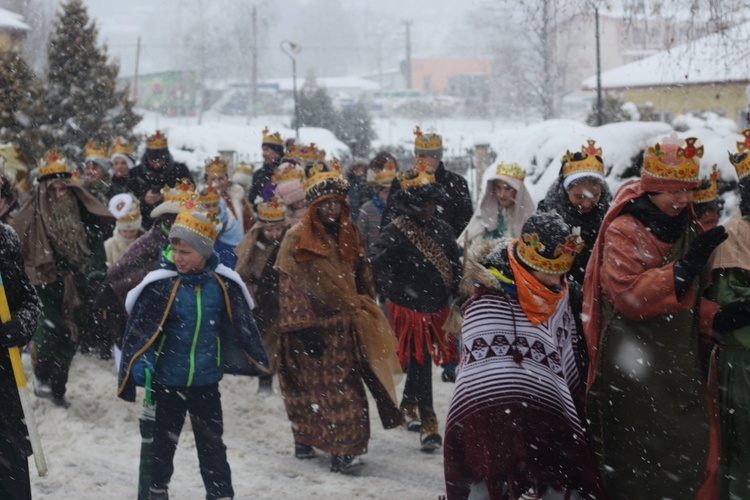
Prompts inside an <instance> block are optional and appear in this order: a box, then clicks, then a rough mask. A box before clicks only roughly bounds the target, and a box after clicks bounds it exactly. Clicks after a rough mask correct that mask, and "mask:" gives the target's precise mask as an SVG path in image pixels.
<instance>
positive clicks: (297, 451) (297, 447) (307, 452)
mask: <svg viewBox="0 0 750 500" xmlns="http://www.w3.org/2000/svg"><path fill="white" fill-rule="evenodd" d="M294 457H295V458H299V459H300V460H305V459H308V458H315V450H313V447H312V446H309V445H306V444H302V443H300V442H298V441H295V442H294Z"/></svg>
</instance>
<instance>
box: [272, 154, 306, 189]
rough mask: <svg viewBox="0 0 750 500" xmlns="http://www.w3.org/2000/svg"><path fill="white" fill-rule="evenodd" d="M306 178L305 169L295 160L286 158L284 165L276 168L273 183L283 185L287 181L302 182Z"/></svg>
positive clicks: (283, 161)
mask: <svg viewBox="0 0 750 500" xmlns="http://www.w3.org/2000/svg"><path fill="white" fill-rule="evenodd" d="M304 178H305V169H304V167H303V166H302V165H300V164H299V163H297V161H296V160H294V159H293V158H286V159H285V160H282V163H281V164H280V165H279V166H277V167H276V168H274V170H273V175H271V182H273V183H274V184H281V183H282V182H286V181H299V182H302V181H303V179H304Z"/></svg>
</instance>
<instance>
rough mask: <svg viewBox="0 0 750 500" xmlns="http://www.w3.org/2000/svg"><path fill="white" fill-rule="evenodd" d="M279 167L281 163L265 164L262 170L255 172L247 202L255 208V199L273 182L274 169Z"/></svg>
mask: <svg viewBox="0 0 750 500" xmlns="http://www.w3.org/2000/svg"><path fill="white" fill-rule="evenodd" d="M278 165H279V162H271V163H264V164H263V166H262V167H260V170H256V171H255V172H253V183H252V184H251V185H250V190H249V191H248V192H247V200H248V201H249V202H250V203H252V204H253V206H255V198H257V197H258V196H259V195H260V192H261V191H263V188H264V187H266V184H268V183H269V182H271V176H272V175H273V171H274V169H275V168H276V167H277V166H278Z"/></svg>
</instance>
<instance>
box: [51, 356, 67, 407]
mask: <svg viewBox="0 0 750 500" xmlns="http://www.w3.org/2000/svg"><path fill="white" fill-rule="evenodd" d="M67 385H68V367H67V366H63V365H61V364H60V363H58V362H55V364H54V365H53V369H52V373H51V377H50V387H51V388H52V398H51V399H52V402H53V403H54V404H56V405H57V406H60V407H62V408H69V407H70V402H68V400H67V399H66V398H65V391H66V386H67Z"/></svg>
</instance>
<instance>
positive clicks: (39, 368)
mask: <svg viewBox="0 0 750 500" xmlns="http://www.w3.org/2000/svg"><path fill="white" fill-rule="evenodd" d="M52 363H54V362H53V361H52V360H51V359H50V358H39V359H37V361H36V365H34V395H35V396H36V397H38V398H44V399H52V387H50V385H49V379H50V366H51V365H52Z"/></svg>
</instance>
